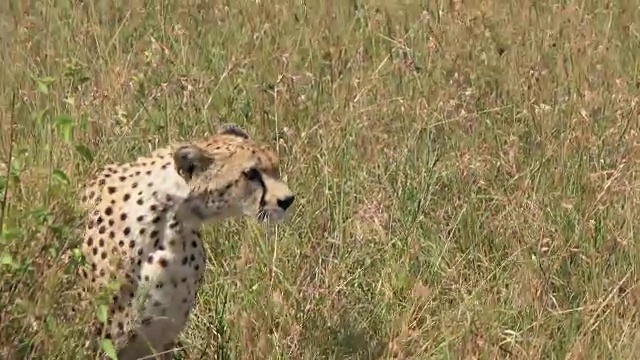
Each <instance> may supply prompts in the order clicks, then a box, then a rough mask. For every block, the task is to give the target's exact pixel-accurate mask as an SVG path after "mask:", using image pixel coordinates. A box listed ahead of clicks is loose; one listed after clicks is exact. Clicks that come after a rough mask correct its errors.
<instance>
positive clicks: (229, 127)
mask: <svg viewBox="0 0 640 360" xmlns="http://www.w3.org/2000/svg"><path fill="white" fill-rule="evenodd" d="M218 134H219V135H233V136H237V137H241V138H243V139H249V138H250V136H249V134H247V132H246V131H244V130H243V129H242V128H241V127H239V126H238V125H235V124H225V125H222V126H221V128H220V130H219V131H218Z"/></svg>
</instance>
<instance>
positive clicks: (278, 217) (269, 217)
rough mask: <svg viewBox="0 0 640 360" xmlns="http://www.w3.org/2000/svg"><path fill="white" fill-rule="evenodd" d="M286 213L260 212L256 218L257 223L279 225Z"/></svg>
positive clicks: (275, 211)
mask: <svg viewBox="0 0 640 360" xmlns="http://www.w3.org/2000/svg"><path fill="white" fill-rule="evenodd" d="M286 215H287V213H286V212H284V211H277V210H271V211H269V210H264V209H263V210H260V211H259V212H258V215H257V216H256V218H257V219H258V221H259V222H261V223H264V224H277V223H280V222H281V221H282V220H283V219H284V218H285V217H286Z"/></svg>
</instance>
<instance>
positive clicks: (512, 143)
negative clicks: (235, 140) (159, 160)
mask: <svg viewBox="0 0 640 360" xmlns="http://www.w3.org/2000/svg"><path fill="white" fill-rule="evenodd" d="M639 20H640V13H639V12H638V9H637V3H636V2H634V1H628V0H619V1H591V0H587V1H577V0H567V1H562V2H557V3H556V2H552V1H535V0H522V1H515V2H513V1H486V0H481V1H464V2H463V1H455V0H452V1H422V2H419V1H408V0H405V1H399V0H394V1H388V0H384V1H383V0H377V1H375V0H373V1H357V0H353V1H337V0H328V1H307V2H306V3H305V2H303V1H295V2H294V1H284V0H274V1H264V0H256V1H237V2H234V1H197V0H188V1H182V2H179V1H140V0H131V1H129V2H125V1H111V2H107V1H86V2H78V1H53V0H49V1H24V0H9V1H8V2H7V3H3V4H0V60H1V62H2V65H3V66H2V67H1V69H0V170H2V171H1V173H2V174H3V175H1V176H0V190H2V191H1V192H0V194H4V197H3V199H4V200H3V201H2V204H3V206H2V209H3V211H2V227H1V229H2V230H1V231H2V235H1V236H0V260H1V261H2V262H1V264H0V276H1V281H2V282H1V285H0V286H1V288H0V358H3V359H45V358H46V359H72V358H85V357H86V358H92V357H91V355H89V354H88V353H86V349H85V346H84V343H85V340H86V338H85V335H86V332H87V327H88V326H87V323H88V321H92V320H91V319H93V318H94V317H95V315H94V312H93V311H87V315H86V316H85V317H84V318H81V319H78V318H73V319H72V318H71V317H70V316H69V308H70V306H71V305H72V304H77V303H78V302H79V300H78V299H79V297H78V291H77V287H76V286H77V284H75V283H74V271H75V268H76V267H77V266H78V263H79V262H80V261H81V259H79V258H78V256H77V255H78V254H77V250H76V249H77V248H78V241H79V238H78V233H77V232H78V230H79V228H78V225H77V224H78V223H79V221H80V220H81V218H80V216H81V212H80V211H79V209H78V199H77V189H78V187H79V186H80V184H81V183H82V182H83V181H84V179H86V178H87V176H89V174H91V172H93V171H95V170H96V169H97V168H98V167H99V166H102V165H104V164H106V163H111V162H122V161H130V160H133V159H135V158H136V157H137V156H140V155H143V154H146V153H147V152H149V151H150V150H151V149H153V148H155V147H157V146H164V145H166V144H168V143H169V142H171V141H176V140H181V139H189V138H195V137H200V136H204V135H206V134H210V133H211V132H212V131H214V130H215V128H216V126H217V125H218V124H219V123H220V122H234V123H237V124H239V125H241V126H243V127H244V128H246V129H247V130H248V131H249V132H250V133H252V135H253V136H254V137H255V138H256V139H259V140H261V141H265V142H268V143H270V144H272V145H273V146H274V147H275V146H277V148H278V151H279V152H280V154H281V156H282V162H283V168H282V169H283V173H284V174H286V175H285V179H287V181H288V182H289V184H290V185H291V187H292V188H293V189H294V190H295V192H296V194H297V200H296V203H295V211H294V214H293V216H291V218H290V220H289V221H288V222H287V223H286V224H282V225H280V226H278V227H277V228H275V229H273V230H271V231H268V232H267V231H265V230H264V229H262V228H261V227H260V226H259V225H257V224H255V223H254V222H252V221H229V222H225V223H220V224H212V225H210V226H208V227H207V228H206V230H205V231H204V234H205V236H204V238H205V241H206V245H207V254H208V257H209V265H210V266H209V269H208V271H207V274H206V279H205V282H204V285H203V287H202V289H201V292H200V293H199V297H198V306H197V308H196V309H195V311H194V313H193V316H192V320H191V323H190V325H189V328H188V329H187V330H186V331H185V332H184V334H183V342H184V344H185V346H186V347H187V352H186V354H185V355H184V358H185V359H210V358H213V356H214V355H216V354H219V358H224V359H266V358H271V359H388V358H394V359H423V358H424V359H428V358H433V359H505V358H511V359H525V358H526V359H596V358H597V359H604V358H607V359H637V358H639V357H640V335H639V334H640V316H639V314H638V309H640V288H638V280H639V275H640V274H638V271H637V267H638V264H639V261H640V259H639V253H638V250H640V248H639V247H640V245H639V244H638V241H637V238H638V234H639V233H638V231H639V224H640V221H639V220H640V204H639V202H640V183H639V181H638V175H637V169H638V159H639V156H640V151H639V150H640V134H639V131H640V125H639V124H640V122H639V121H638V112H639V106H640V104H639V100H638V96H639V95H638V94H639V89H640V74H639V69H640V51H639V50H638V49H640V29H639V24H640V23H639ZM12 99H13V100H12ZM12 104H13V105H12ZM10 158H12V159H13V160H10ZM87 310H91V309H87Z"/></svg>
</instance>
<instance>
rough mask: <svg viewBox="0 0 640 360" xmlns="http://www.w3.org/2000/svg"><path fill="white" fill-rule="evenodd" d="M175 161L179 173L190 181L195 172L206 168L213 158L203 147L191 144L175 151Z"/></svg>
mask: <svg viewBox="0 0 640 360" xmlns="http://www.w3.org/2000/svg"><path fill="white" fill-rule="evenodd" d="M173 162H174V163H175V167H176V171H177V172H178V174H180V176H182V177H183V178H184V179H185V180H187V181H189V180H191V178H192V177H193V175H194V174H196V173H198V172H200V171H203V170H204V169H206V168H207V167H208V166H209V165H210V164H211V162H212V160H211V158H210V157H209V156H207V154H206V153H205V152H204V151H203V150H202V149H201V148H199V147H197V146H195V145H190V144H189V145H182V146H180V147H178V148H177V149H176V150H175V151H174V152H173Z"/></svg>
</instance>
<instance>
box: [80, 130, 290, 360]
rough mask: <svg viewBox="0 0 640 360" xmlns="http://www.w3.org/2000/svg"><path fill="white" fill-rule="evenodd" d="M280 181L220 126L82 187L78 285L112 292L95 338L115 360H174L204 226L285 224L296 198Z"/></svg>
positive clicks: (267, 152)
mask: <svg viewBox="0 0 640 360" xmlns="http://www.w3.org/2000/svg"><path fill="white" fill-rule="evenodd" d="M279 171H280V169H279V158H278V156H277V155H276V153H275V152H274V151H273V150H272V149H271V148H269V147H268V146H267V145H261V144H259V143H257V142H255V141H254V140H252V139H251V138H250V136H249V135H248V134H247V133H246V132H245V131H244V130H243V129H242V128H240V127H238V126H235V125H226V126H223V127H222V128H221V129H220V130H219V131H218V132H217V134H214V135H213V136H211V137H208V138H204V139H200V140H197V141H194V142H184V143H178V144H174V145H170V146H167V147H165V148H160V149H157V150H155V151H153V152H151V155H150V156H148V157H141V158H138V160H136V161H135V162H132V163H126V164H120V165H116V164H111V165H107V166H105V167H104V168H103V169H102V171H101V172H100V173H99V174H98V175H97V176H95V177H94V178H93V180H91V181H90V182H89V183H88V186H86V187H85V190H84V195H83V198H82V201H83V204H84V206H85V210H86V211H87V221H86V226H85V228H84V236H83V243H82V246H81V249H82V253H83V255H84V257H85V259H86V262H87V265H88V267H87V271H86V272H85V276H84V277H85V279H86V281H87V284H88V287H89V289H93V290H105V289H112V290H113V291H115V292H112V293H111V294H113V295H112V298H110V300H109V304H110V305H109V307H108V309H109V310H108V320H107V322H106V324H103V327H102V328H101V329H100V330H98V331H101V332H102V334H103V336H104V337H106V338H108V339H110V340H111V341H112V343H113V344H114V346H115V348H116V349H117V353H118V359H120V360H133V359H139V358H142V357H149V356H152V355H154V354H163V353H164V354H165V355H162V356H165V357H164V359H169V358H170V357H171V356H172V354H171V349H172V348H173V347H174V346H175V344H177V343H178V340H177V338H178V336H179V335H180V333H181V331H182V330H183V328H184V327H185V326H186V324H187V321H188V317H189V314H190V311H191V309H192V307H193V306H194V302H195V299H196V293H197V291H198V289H199V285H200V282H201V279H202V276H203V273H204V270H205V253H204V243H203V241H202V239H201V237H200V232H199V230H200V227H201V225H203V224H204V223H206V222H208V221H214V220H221V219H223V218H230V217H236V218H237V217H243V216H248V217H250V218H254V219H257V220H258V221H260V222H267V223H272V222H279V221H281V220H282V219H284V218H285V217H286V215H287V214H288V212H289V211H290V209H291V205H292V203H293V201H294V194H293V193H292V191H291V190H290V188H289V187H288V185H287V184H286V183H285V182H284V181H283V180H281V179H280V174H279ZM113 284H116V285H115V286H114V285H113ZM85 289H86V288H85ZM109 296H111V295H109Z"/></svg>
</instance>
